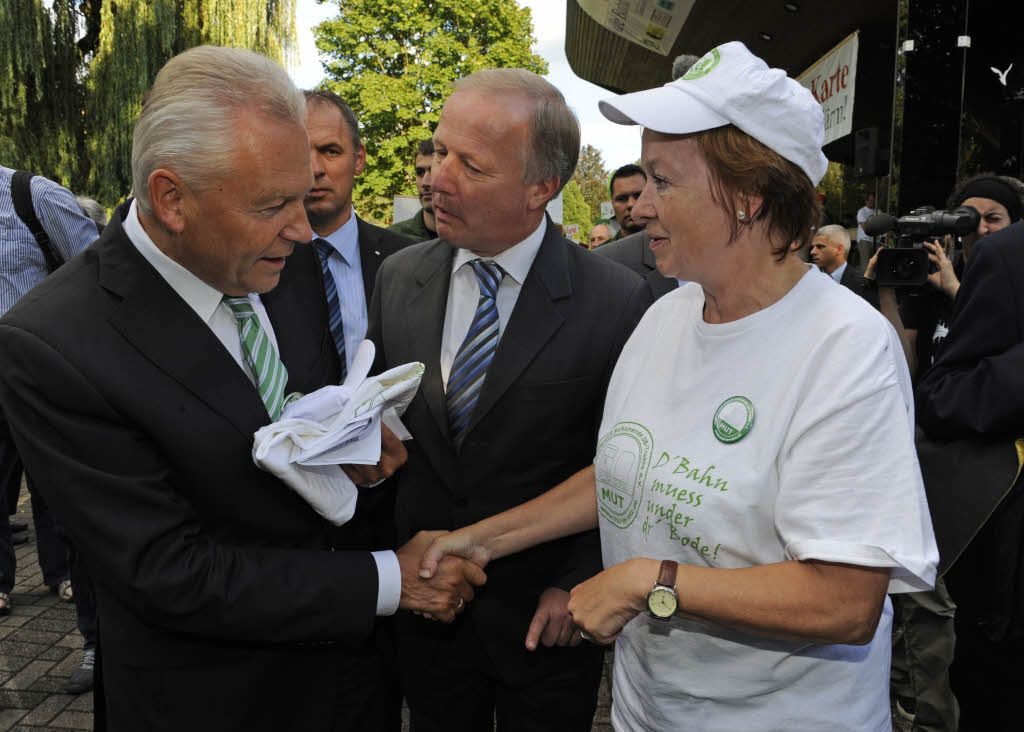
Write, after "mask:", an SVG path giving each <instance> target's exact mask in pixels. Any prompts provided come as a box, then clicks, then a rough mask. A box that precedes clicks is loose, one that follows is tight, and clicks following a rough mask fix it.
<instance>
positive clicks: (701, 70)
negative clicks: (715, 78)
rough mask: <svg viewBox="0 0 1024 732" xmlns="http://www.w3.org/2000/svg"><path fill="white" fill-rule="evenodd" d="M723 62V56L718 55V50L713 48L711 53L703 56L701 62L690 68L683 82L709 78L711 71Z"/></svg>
mask: <svg viewBox="0 0 1024 732" xmlns="http://www.w3.org/2000/svg"><path fill="white" fill-rule="evenodd" d="M721 60H722V56H721V55H720V54H719V53H718V49H717V48H712V49H711V50H710V51H708V52H707V53H705V54H704V55H703V56H701V58H700V60H699V61H698V62H697V63H695V64H694V65H693V66H691V67H690V70H689V71H687V72H686V73H685V74H684V75H683V81H689V80H690V79H699V78H700V77H702V76H707V75H708V72H710V71H711V69H713V68H715V67H716V66H718V62H719V61H721Z"/></svg>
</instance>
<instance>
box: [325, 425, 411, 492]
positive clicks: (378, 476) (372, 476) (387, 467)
mask: <svg viewBox="0 0 1024 732" xmlns="http://www.w3.org/2000/svg"><path fill="white" fill-rule="evenodd" d="M408 458H409V453H407V452H406V451H405V445H403V444H402V441H401V440H399V439H398V438H397V437H396V436H395V433H394V432H392V431H391V430H389V429H388V428H387V427H386V426H385V425H383V424H382V425H381V426H380V461H378V463H377V464H376V465H342V466H341V469H342V470H344V471H345V475H347V476H348V477H349V478H350V479H351V481H352V482H353V483H355V484H356V485H371V484H373V483H379V482H380V481H382V480H384V479H385V478H390V477H391V476H392V475H394V474H395V471H396V470H398V469H399V468H400V467H402V466H403V465H405V461H406V460H407V459H408Z"/></svg>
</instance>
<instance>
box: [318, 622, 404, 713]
mask: <svg viewBox="0 0 1024 732" xmlns="http://www.w3.org/2000/svg"><path fill="white" fill-rule="evenodd" d="M345 657H346V658H345V661H344V663H343V664H342V665H341V668H340V669H339V673H338V681H337V686H336V689H337V697H336V702H335V710H334V713H335V723H334V729H335V732H400V730H401V729H402V685H401V680H400V678H399V675H398V663H397V659H396V657H395V632H394V618H393V617H380V618H377V622H376V624H375V626H374V631H373V636H372V637H371V638H370V639H369V640H368V641H367V642H366V643H365V644H364V645H363V646H362V647H360V648H355V649H351V650H349V651H348V652H347V653H346V654H345Z"/></svg>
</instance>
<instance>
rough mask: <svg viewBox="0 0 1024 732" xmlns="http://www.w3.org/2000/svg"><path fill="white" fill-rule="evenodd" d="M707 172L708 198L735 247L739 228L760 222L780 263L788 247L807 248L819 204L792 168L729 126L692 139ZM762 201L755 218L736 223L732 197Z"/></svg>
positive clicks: (803, 177) (811, 188)
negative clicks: (722, 215) (723, 217)
mask: <svg viewBox="0 0 1024 732" xmlns="http://www.w3.org/2000/svg"><path fill="white" fill-rule="evenodd" d="M693 137H694V138H695V139H696V141H697V143H698V145H700V150H701V153H702V154H703V156H704V160H705V162H706V163H707V166H708V169H709V170H710V172H711V197H712V198H713V199H714V200H715V201H716V202H717V203H718V204H719V205H720V206H722V208H724V209H725V210H726V211H727V212H728V213H729V219H730V220H731V221H732V233H731V236H730V238H729V241H730V242H732V241H735V240H736V238H737V237H738V236H739V234H740V227H741V226H744V225H750V224H753V223H754V221H756V220H761V221H763V222H764V223H765V225H766V226H767V228H768V240H769V241H770V242H771V244H772V254H774V255H775V257H776V258H777V259H778V261H780V262H781V261H782V260H783V259H785V258H786V255H787V254H788V253H789V252H790V244H791V243H792V242H796V243H797V245H798V248H799V247H800V246H803V245H805V244H809V243H810V240H811V238H812V236H813V234H814V229H813V227H814V226H815V225H816V224H817V222H818V220H819V219H820V217H821V202H820V201H819V200H818V197H817V196H816V195H815V193H814V186H813V185H812V184H811V181H810V179H809V178H808V177H807V174H806V173H805V172H804V171H803V170H801V169H800V167H799V166H797V165H796V164H795V163H792V162H790V161H789V160H786V159H785V158H784V157H782V156H781V155H779V154H778V153H777V152H775V151H774V150H772V149H771V148H769V147H767V146H766V145H764V144H763V143H761V142H758V141H757V140H755V139H754V138H753V137H751V136H750V135H748V134H747V133H745V132H743V131H742V130H740V129H739V128H738V127H736V126H734V125H725V126H724V127H716V128H714V129H712V130H706V131H704V132H699V133H696V134H694V136H693ZM743 194H752V195H758V196H760V197H761V198H762V199H763V201H764V202H763V203H762V205H761V209H760V210H759V211H758V212H757V215H756V216H754V217H752V218H747V219H745V220H743V221H741V220H740V219H739V218H738V217H737V215H736V206H735V204H734V203H733V201H734V199H735V197H736V196H742V195H743Z"/></svg>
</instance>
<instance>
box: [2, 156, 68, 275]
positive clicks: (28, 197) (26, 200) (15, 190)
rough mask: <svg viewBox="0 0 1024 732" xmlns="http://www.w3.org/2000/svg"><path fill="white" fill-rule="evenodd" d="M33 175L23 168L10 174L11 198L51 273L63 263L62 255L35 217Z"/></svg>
mask: <svg viewBox="0 0 1024 732" xmlns="http://www.w3.org/2000/svg"><path fill="white" fill-rule="evenodd" d="M34 177H35V176H33V175H32V173H29V172H27V171H24V170H16V171H15V172H14V175H13V176H11V199H12V200H13V201H14V212H15V213H16V214H18V218H19V219H21V220H22V222H23V223H24V224H25V226H27V227H28V230H29V231H31V232H32V236H34V237H35V239H36V243H37V244H39V248H40V249H41V250H42V252H43V258H44V259H46V268H47V269H48V270H49V271H50V274H53V273H54V272H55V271H57V268H58V267H60V266H61V265H62V264H64V257H62V256H61V254H60V252H58V251H57V250H56V248H55V247H54V246H53V242H51V241H50V237H49V235H48V234H47V233H46V230H45V229H44V228H43V225H42V223H40V221H39V219H38V218H37V217H36V212H35V209H34V208H33V206H32V178H34Z"/></svg>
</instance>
